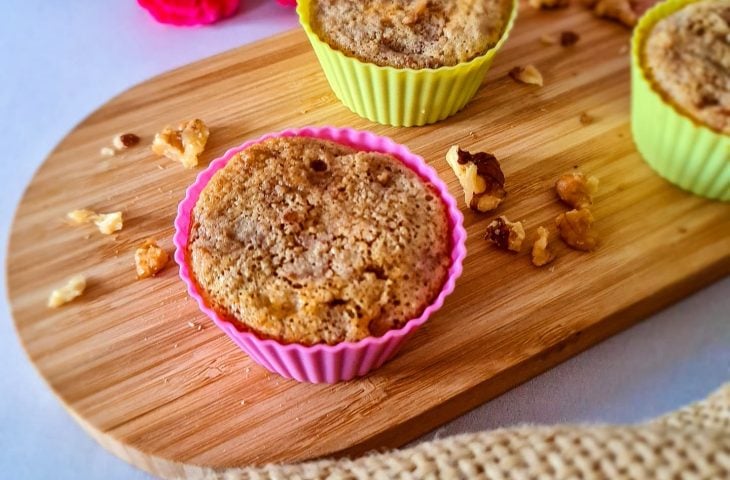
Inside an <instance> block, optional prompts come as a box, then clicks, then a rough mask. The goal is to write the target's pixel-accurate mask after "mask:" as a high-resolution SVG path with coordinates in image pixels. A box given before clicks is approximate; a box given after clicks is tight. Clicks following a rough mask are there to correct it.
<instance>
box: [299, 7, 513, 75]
mask: <svg viewBox="0 0 730 480" xmlns="http://www.w3.org/2000/svg"><path fill="white" fill-rule="evenodd" d="M511 9H512V1H511V0H440V1H437V0H312V7H311V18H310V23H311V24H312V28H313V30H314V31H315V32H316V33H317V35H318V36H319V38H320V39H322V40H323V41H325V42H327V43H328V44H329V45H330V46H331V47H332V48H334V49H337V50H340V51H341V52H343V53H345V54H346V55H348V56H351V57H355V58H357V59H359V60H361V61H364V62H368V63H375V64H377V65H380V66H391V67H395V68H412V69H423V68H439V67H443V66H452V65H456V64H458V63H461V62H468V61H469V60H472V59H473V58H475V57H478V56H479V55H482V54H484V53H486V52H487V50H489V49H490V48H492V47H493V46H494V45H495V44H496V43H497V41H499V39H500V38H501V36H502V34H503V32H504V29H505V27H506V25H507V21H508V19H509V15H510V12H511Z"/></svg>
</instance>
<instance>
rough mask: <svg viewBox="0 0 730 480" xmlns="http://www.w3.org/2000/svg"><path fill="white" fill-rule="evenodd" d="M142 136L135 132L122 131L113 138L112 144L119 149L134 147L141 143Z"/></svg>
mask: <svg viewBox="0 0 730 480" xmlns="http://www.w3.org/2000/svg"><path fill="white" fill-rule="evenodd" d="M139 140H140V138H139V137H138V136H137V135H135V134H134V133H120V134H117V135H115V136H114V138H112V145H114V148H116V149H117V151H121V150H126V149H128V148H132V147H134V146H135V145H137V144H138V143H139Z"/></svg>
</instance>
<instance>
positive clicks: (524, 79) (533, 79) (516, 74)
mask: <svg viewBox="0 0 730 480" xmlns="http://www.w3.org/2000/svg"><path fill="white" fill-rule="evenodd" d="M509 76H510V77H512V80H514V81H515V82H519V83H526V84H528V85H539V86H541V87H542V85H543V81H542V74H541V73H540V70H538V69H537V68H535V66H534V65H532V64H529V65H525V66H524V67H515V68H513V69H512V70H510V71H509Z"/></svg>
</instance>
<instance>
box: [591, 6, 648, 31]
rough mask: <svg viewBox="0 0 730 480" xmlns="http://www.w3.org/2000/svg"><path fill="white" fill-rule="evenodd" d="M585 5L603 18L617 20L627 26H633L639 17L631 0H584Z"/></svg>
mask: <svg viewBox="0 0 730 480" xmlns="http://www.w3.org/2000/svg"><path fill="white" fill-rule="evenodd" d="M583 5H585V6H586V7H588V8H590V9H591V10H593V12H594V13H595V14H596V15H597V16H599V17H601V18H607V19H610V20H616V21H618V22H620V23H622V24H624V25H625V26H627V27H633V26H634V25H636V22H637V20H638V19H639V16H638V15H637V13H636V11H635V10H634V8H633V2H632V1H631V0H583Z"/></svg>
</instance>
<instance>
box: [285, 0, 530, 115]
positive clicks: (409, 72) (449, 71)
mask: <svg viewBox="0 0 730 480" xmlns="http://www.w3.org/2000/svg"><path fill="white" fill-rule="evenodd" d="M517 5H518V0H514V1H513V4H512V10H511V12H510V17H509V20H508V22H507V25H506V26H505V29H504V33H503V34H502V37H501V38H500V39H499V41H498V42H497V44H496V45H495V46H494V47H492V48H491V49H489V50H488V51H487V52H486V53H485V54H483V55H481V56H479V57H476V58H474V59H473V60H470V61H469V62H464V63H460V64H458V65H454V66H451V67H441V68H435V69H434V68H426V69H420V70H413V69H408V68H402V69H398V68H393V67H381V66H379V65H375V64H372V63H366V62H362V61H360V60H358V59H356V58H353V57H348V56H347V55H345V54H344V53H342V52H340V51H339V50H336V49H334V48H332V47H330V46H329V44H327V43H326V42H324V41H323V40H321V39H320V38H319V36H318V35H317V34H316V33H315V32H314V31H313V30H312V27H311V25H310V21H309V19H310V7H311V0H299V2H297V13H298V14H299V22H300V23H301V24H302V27H304V31H305V32H306V34H307V37H309V41H310V42H311V43H312V47H313V48H314V53H315V54H316V55H317V59H318V60H319V63H320V65H322V70H324V75H325V77H327V81H328V82H329V84H330V87H331V88H332V90H333V91H334V93H335V95H336V96H337V98H339V99H340V101H341V102H342V103H344V104H345V106H347V107H348V108H349V109H350V110H352V111H353V112H355V113H356V114H358V115H360V116H361V117H365V118H367V119H368V120H370V121H373V122H377V123H380V124H384V125H392V126H394V127H411V126H420V125H426V124H429V123H435V122H438V121H439V120H443V119H445V118H446V117H449V116H451V115H453V114H455V113H456V112H458V111H459V110H461V109H462V108H464V107H465V106H466V104H467V103H468V102H469V100H471V99H472V97H474V95H475V94H476V92H477V90H478V89H479V86H480V85H481V84H482V81H483V80H484V77H485V75H486V74H487V70H489V67H490V65H491V64H492V60H493V58H494V55H495V54H496V53H497V50H499V49H500V47H501V46H502V45H503V44H504V42H505V41H506V40H507V36H508V35H509V32H510V30H512V25H514V22H515V18H516V17H517Z"/></svg>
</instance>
